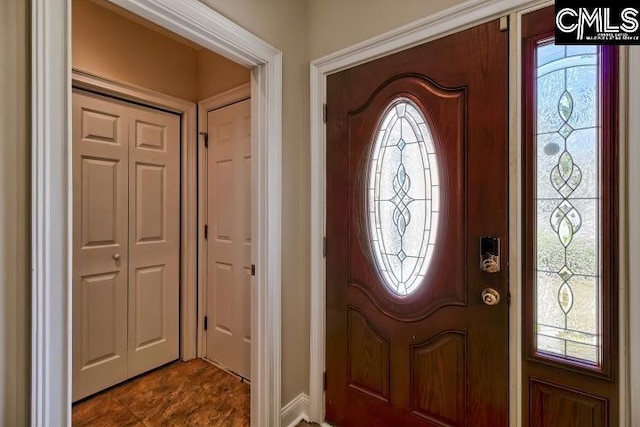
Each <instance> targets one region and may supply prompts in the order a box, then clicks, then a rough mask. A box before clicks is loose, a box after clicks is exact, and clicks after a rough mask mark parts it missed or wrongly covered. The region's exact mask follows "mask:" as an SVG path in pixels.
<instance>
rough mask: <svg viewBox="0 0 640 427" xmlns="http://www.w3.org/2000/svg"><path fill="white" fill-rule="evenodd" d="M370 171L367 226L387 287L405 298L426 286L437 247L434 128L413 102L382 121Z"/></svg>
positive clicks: (402, 101)
mask: <svg viewBox="0 0 640 427" xmlns="http://www.w3.org/2000/svg"><path fill="white" fill-rule="evenodd" d="M375 135H376V136H375V141H374V142H373V148H372V151H371V158H370V163H369V170H368V179H367V183H368V191H367V198H368V201H367V207H368V215H367V219H368V225H369V227H368V228H369V239H370V244H371V248H372V253H373V260H374V262H375V265H376V268H377V271H378V273H379V274H380V277H381V279H382V281H383V282H384V284H385V285H386V287H387V288H388V289H389V290H390V291H391V292H392V293H393V294H395V295H398V296H406V295H410V294H411V293H412V292H414V291H415V290H416V289H417V288H418V287H419V286H420V284H421V283H422V281H423V279H424V277H425V274H426V272H427V268H428V267H429V263H430V260H431V257H432V254H433V247H434V245H436V242H437V239H436V237H437V226H438V211H439V208H440V193H439V185H438V184H439V182H440V180H439V177H438V165H437V158H436V153H435V148H434V143H433V138H432V134H431V131H430V129H429V125H428V123H427V121H426V119H425V117H424V116H423V115H422V113H421V112H420V110H419V109H418V107H417V106H416V105H415V104H414V103H413V102H412V101H411V100H409V99H406V98H399V99H396V100H395V101H394V102H392V103H391V104H390V105H389V107H388V108H387V109H386V111H385V112H384V114H383V115H382V119H381V120H380V124H379V127H378V130H377V132H376V133H375Z"/></svg>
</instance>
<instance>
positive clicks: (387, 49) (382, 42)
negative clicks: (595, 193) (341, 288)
mask: <svg viewBox="0 0 640 427" xmlns="http://www.w3.org/2000/svg"><path fill="white" fill-rule="evenodd" d="M550 4H553V3H552V2H549V1H548V0H469V1H466V2H464V3H462V4H459V5H457V6H454V7H451V8H449V9H446V10H444V11H442V12H439V13H437V14H435V15H432V16H429V17H426V18H424V19H421V20H419V21H416V22H413V23H410V24H408V25H405V26H403V27H400V28H397V29H394V30H392V31H389V32H387V33H384V34H381V35H379V36H376V37H373V38H371V39H369V40H366V41H363V42H361V43H358V44H356V45H353V46H350V47H348V48H346V49H343V50H340V51H338V52H336V53H333V54H330V55H328V56H325V57H323V58H319V59H316V60H314V61H312V63H311V70H310V78H311V89H310V90H311V95H310V128H311V129H310V132H311V150H310V155H311V248H310V253H311V293H310V301H311V322H310V325H311V328H310V362H309V363H310V366H309V369H310V372H309V397H310V403H309V415H310V420H311V421H313V422H317V423H321V424H322V422H323V421H324V391H323V374H324V371H325V334H326V330H325V310H326V283H325V280H326V279H325V268H326V265H325V259H324V257H323V253H322V247H323V237H324V235H325V211H326V176H325V170H326V132H325V126H324V123H323V104H325V102H326V79H327V76H329V75H330V74H333V73H336V72H339V71H342V70H345V69H348V68H351V67H354V66H357V65H360V64H363V63H365V62H369V61H372V60H374V59H377V58H380V57H383V56H387V55H390V54H393V53H395V52H398V51H401V50H405V49H408V48H411V47H413V46H417V45H420V44H423V43H426V42H429V41H431V40H435V39H437V38H441V37H444V36H446V35H448V34H451V33H454V32H458V31H462V30H464V29H466V28H469V27H472V26H474V25H479V24H481V23H484V22H488V21H490V20H492V19H496V18H498V17H501V16H504V15H509V16H510V17H511V21H512V22H511V24H510V31H511V35H510V43H511V44H512V45H515V46H511V49H510V75H511V80H510V86H509V87H510V97H511V98H512V101H511V103H510V125H511V130H510V176H511V180H510V184H509V195H510V218H509V224H510V241H511V243H512V245H511V252H510V254H509V256H510V257H511V259H512V261H513V263H514V264H515V263H517V264H518V265H517V266H515V268H512V269H511V274H510V292H511V297H512V301H513V303H512V310H511V311H510V320H509V321H510V325H509V329H510V352H511V357H510V368H509V371H510V375H509V378H510V382H511V384H510V401H511V402H515V403H514V404H513V405H511V407H510V422H511V425H514V426H515V425H519V421H520V419H521V401H520V399H519V396H521V392H522V387H523V385H522V375H521V342H522V333H521V331H522V318H521V313H519V307H520V306H521V303H520V301H521V292H520V283H521V280H520V272H521V270H520V264H521V253H520V250H519V248H520V247H521V245H519V244H518V242H520V241H521V239H522V237H521V232H520V231H519V229H520V228H521V220H520V218H519V217H518V215H519V212H521V211H520V208H519V207H518V204H519V203H520V197H521V195H519V193H520V188H521V186H520V182H521V177H520V173H521V171H520V170H519V168H520V164H521V162H520V158H521V149H520V147H519V145H520V141H521V139H520V129H521V127H520V120H521V119H520V114H519V111H520V105H519V101H518V99H519V93H520V89H519V86H520V71H519V70H520V68H519V58H520V54H521V52H520V49H519V47H518V46H519V44H520V39H519V35H520V33H519V31H520V18H521V16H522V14H523V13H524V12H529V11H532V10H535V9H538V8H540V7H543V6H546V5H550ZM513 21H515V22H513ZM639 49H640V48H639V47H633V48H631V49H630V51H632V52H634V53H632V54H631V58H630V60H629V67H628V71H627V72H628V73H629V76H634V78H635V79H636V80H637V77H635V76H640V50H639ZM514 56H515V58H514ZM623 74H624V71H623ZM628 94H629V95H628V96H629V102H630V104H629V109H628V110H629V111H633V112H637V111H640V101H639V100H640V82H638V81H631V82H630V84H629V92H628ZM514 99H515V100H514ZM628 132H629V133H628V135H629V141H638V140H640V120H635V121H632V120H630V121H629V129H628ZM638 146H639V145H638V144H635V145H633V144H630V148H629V150H630V151H629V159H630V161H629V163H630V164H629V167H628V172H629V178H628V179H629V182H638V181H640V148H638ZM629 206H630V208H629V209H630V210H629V212H632V211H638V210H640V194H635V195H630V197H629ZM625 209H626V207H625ZM514 228H515V229H514ZM629 235H630V236H631V238H632V240H635V242H633V245H634V246H632V248H631V251H630V255H631V256H632V257H633V258H632V259H638V258H640V225H638V224H636V223H633V224H631V226H630V234H629ZM625 253H626V251H625V250H623V251H622V252H621V255H624V254H625ZM631 265H632V266H633V268H634V269H635V270H632V271H631V273H630V279H629V283H636V282H640V264H639V263H635V264H633V263H631ZM621 277H624V275H621ZM621 286H626V285H624V284H621ZM630 288H631V295H630V301H631V304H634V305H632V307H639V306H640V290H638V289H635V288H637V287H635V288H634V287H630ZM621 295H625V293H624V292H622V293H621ZM625 305H626V304H625V302H624V301H621V309H622V311H624V306H625ZM630 315H631V319H630V324H631V325H640V311H639V310H635V311H630ZM621 316H622V317H623V318H626V316H625V315H624V313H621ZM636 328H637V326H636ZM620 329H621V336H620V342H621V344H620V345H621V346H620V348H621V349H625V348H626V347H625V345H626V344H625V343H626V342H627V337H628V336H631V350H630V354H629V355H628V356H626V357H628V358H629V360H630V361H631V362H630V364H631V367H630V369H631V375H632V379H631V383H632V387H631V396H630V398H629V399H626V400H625V399H621V400H622V401H623V403H622V404H623V405H624V402H633V401H634V399H635V401H638V399H640V338H638V337H640V334H639V333H638V332H636V331H634V332H633V333H631V334H629V330H628V329H627V330H626V333H625V334H624V335H622V332H624V331H625V328H624V327H621V328H620ZM634 334H635V336H634ZM621 357H622V359H621V360H622V361H623V362H624V358H625V356H621ZM624 372H625V370H624V366H622V367H621V373H624ZM624 383H625V381H624V380H623V381H621V385H622V384H624ZM625 393H626V392H625V391H624V390H621V397H624V396H623V395H624V394H625ZM636 406H637V405H636ZM622 410H623V413H624V412H625V411H626V410H628V405H627V408H624V407H623V408H622ZM632 410H634V411H636V413H635V415H634V416H632V418H631V425H635V424H633V423H636V424H638V425H640V407H634V408H632ZM623 419H624V418H623Z"/></svg>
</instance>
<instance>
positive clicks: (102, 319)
mask: <svg viewBox="0 0 640 427" xmlns="http://www.w3.org/2000/svg"><path fill="white" fill-rule="evenodd" d="M126 114H127V109H126V107H125V106H124V105H122V104H120V103H116V102H110V101H105V100H103V99H100V98H97V97H94V96H92V95H88V94H85V93H82V92H76V91H74V93H73V136H72V138H73V291H72V294H73V326H72V330H73V338H72V339H73V345H72V347H73V351H72V353H73V363H72V366H73V368H72V374H73V393H72V394H73V400H74V401H75V400H78V399H81V398H83V397H86V396H88V395H90V394H92V393H95V392H97V391H99V390H102V389H104V388H106V387H109V386H111V385H113V384H116V383H118V382H120V381H123V380H125V379H126V378H127V275H128V262H127V260H128V250H127V247H128V241H127V236H128V234H127V227H128V195H127V194H128V189H127V185H128V183H127V174H128V152H129V147H128V137H127V132H128V131H127V120H126Z"/></svg>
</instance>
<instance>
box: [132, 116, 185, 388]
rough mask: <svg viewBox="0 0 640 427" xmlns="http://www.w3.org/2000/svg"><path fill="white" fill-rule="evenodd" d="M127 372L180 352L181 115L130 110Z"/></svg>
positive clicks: (159, 362)
mask: <svg viewBox="0 0 640 427" xmlns="http://www.w3.org/2000/svg"><path fill="white" fill-rule="evenodd" d="M128 114H129V127H128V131H129V138H130V142H129V156H130V161H129V177H130V178H129V179H130V182H129V229H130V232H129V245H130V257H129V258H130V259H129V262H130V269H129V325H128V329H129V339H128V343H129V359H128V375H129V376H134V375H137V374H139V373H142V372H146V371H148V370H150V369H153V368H156V367H158V366H161V365H163V364H165V363H168V362H171V361H173V360H175V359H177V358H178V355H179V348H178V346H179V339H178V330H179V316H178V313H179V296H180V281H179V265H180V264H179V263H180V118H179V116H177V115H174V114H170V113H165V112H161V111H156V110H152V109H148V108H144V107H134V106H132V107H131V108H130V109H129V113H128Z"/></svg>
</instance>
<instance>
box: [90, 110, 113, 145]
mask: <svg viewBox="0 0 640 427" xmlns="http://www.w3.org/2000/svg"><path fill="white" fill-rule="evenodd" d="M118 126H120V116H118V115H114V114H109V113H107V112H104V111H96V110H92V109H89V108H83V109H82V116H81V118H80V127H81V131H80V133H81V135H82V139H83V140H84V141H91V142H98V143H109V144H115V145H120V144H121V142H122V141H121V139H120V138H118Z"/></svg>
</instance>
